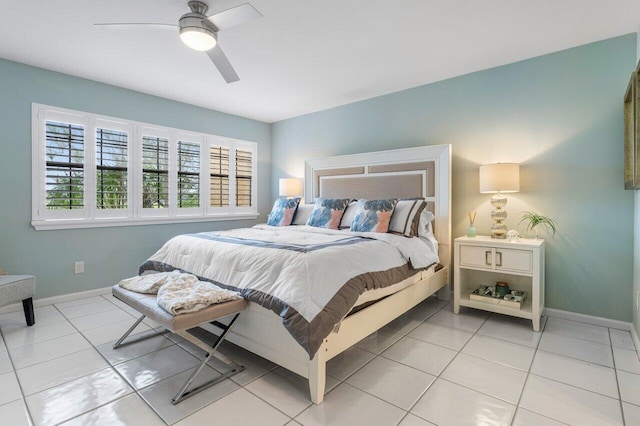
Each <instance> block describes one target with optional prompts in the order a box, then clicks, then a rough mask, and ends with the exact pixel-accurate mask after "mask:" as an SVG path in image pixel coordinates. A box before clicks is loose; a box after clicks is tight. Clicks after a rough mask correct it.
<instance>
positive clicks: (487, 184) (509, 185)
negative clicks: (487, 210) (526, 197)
mask: <svg viewBox="0 0 640 426" xmlns="http://www.w3.org/2000/svg"><path fill="white" fill-rule="evenodd" d="M518 191H520V165H519V164H517V163H496V164H486V165H484V166H480V192H481V193H483V194H486V193H494V192H518Z"/></svg>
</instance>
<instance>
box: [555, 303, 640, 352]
mask: <svg viewBox="0 0 640 426" xmlns="http://www.w3.org/2000/svg"><path fill="white" fill-rule="evenodd" d="M544 311H545V314H546V315H548V316H550V317H556V318H562V319H567V320H571V321H578V322H584V323H586V324H592V325H599V326H602V327H608V328H615V329H617V330H624V331H631V329H632V328H633V325H632V324H631V323H630V322H624V321H618V320H614V319H609V318H603V317H595V316H593V315H585V314H578V313H576V312H569V311H562V310H560V309H552V308H545V310H544ZM638 347H639V346H637V344H636V348H638Z"/></svg>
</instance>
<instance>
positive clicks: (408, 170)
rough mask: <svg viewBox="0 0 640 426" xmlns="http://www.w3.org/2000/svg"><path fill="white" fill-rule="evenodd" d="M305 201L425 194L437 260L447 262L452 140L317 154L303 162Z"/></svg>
mask: <svg viewBox="0 0 640 426" xmlns="http://www.w3.org/2000/svg"><path fill="white" fill-rule="evenodd" d="M304 193H305V200H306V203H312V202H313V200H314V198H316V197H319V196H322V197H326V198H354V199H356V198H368V199H381V198H410V197H424V198H425V200H426V201H428V202H429V210H431V211H432V212H433V213H434V215H435V217H436V218H435V221H434V223H435V227H434V228H435V229H434V234H435V236H436V238H437V239H438V242H439V243H440V253H439V256H440V263H442V264H443V265H445V266H448V265H449V264H450V261H451V145H432V146H422V147H418V148H406V149H394V150H390V151H378V152H367V153H363V154H352V155H340V156H336V157H327V158H316V159H311V160H307V162H306V163H305V191H304Z"/></svg>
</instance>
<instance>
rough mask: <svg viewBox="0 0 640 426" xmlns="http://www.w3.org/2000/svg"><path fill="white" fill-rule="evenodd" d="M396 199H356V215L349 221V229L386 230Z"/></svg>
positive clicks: (363, 230)
mask: <svg viewBox="0 0 640 426" xmlns="http://www.w3.org/2000/svg"><path fill="white" fill-rule="evenodd" d="M397 202H398V200H396V199H390V200H358V207H357V209H356V215H355V217H354V218H353V222H351V228H350V229H351V231H355V232H382V233H384V232H387V231H388V230H389V222H390V221H391V215H392V214H393V210H394V209H395V207H396V203H397Z"/></svg>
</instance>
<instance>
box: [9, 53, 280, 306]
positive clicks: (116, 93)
mask: <svg viewBox="0 0 640 426" xmlns="http://www.w3.org/2000/svg"><path fill="white" fill-rule="evenodd" d="M32 102H37V103H42V104H47V105H53V106H57V107H63V108H70V109H75V110H80V111H87V112H92V113H96V114H103V115H108V116H113V117H121V118H127V119H131V120H136V121H142V122H146V123H153V124H158V125H163V126H169V127H175V128H179V129H185V130H192V131H197V132H204V133H209V134H214V135H220V136H227V137H232V138H238V139H244V140H249V141H255V142H258V210H259V212H260V213H261V215H260V218H261V219H262V221H264V218H265V217H266V213H268V211H269V209H270V207H271V194H270V185H269V182H270V179H271V168H270V163H271V139H270V138H271V134H270V130H271V129H270V125H269V124H267V123H262V122H259V121H254V120H249V119H246V118H242V117H237V116H233V115H229V114H223V113H220V112H216V111H212V110H208V109H205V108H199V107H195V106H192V105H187V104H183V103H179V102H174V101H170V100H167V99H163V98H158V97H155V96H150V95H145V94H142V93H138V92H134V91H131V90H126V89H122V88H118V87H114V86H109V85H106V84H101V83H97V82H94V81H89V80H84V79H80V78H76V77H72V76H69V75H64V74H60V73H56V72H52V71H47V70H44V69H40V68H35V67H31V66H27V65H23V64H19V63H16V62H10V61H7V60H3V59H0V147H1V151H0V152H1V153H2V154H1V155H0V266H2V268H3V269H5V270H7V271H9V272H10V273H14V274H32V275H35V276H36V278H37V290H36V297H37V298H43V297H48V296H54V295H60V294H65V293H72V292H77V291H84V290H90V289H95V288H100V287H105V286H109V285H112V284H114V283H116V282H117V281H118V280H120V279H122V278H124V277H128V276H131V275H135V274H137V271H138V266H139V265H140V264H141V263H142V262H143V261H144V260H145V259H146V258H147V257H148V256H149V255H151V254H152V253H153V252H154V251H155V250H157V249H158V248H159V247H160V246H161V245H162V244H163V243H164V242H165V241H166V240H167V239H169V238H170V237H172V236H174V235H177V234H181V233H188V232H199V231H205V230H213V229H226V228H232V227H239V226H249V225H253V224H254V223H255V221H247V220H245V221H226V222H202V223H189V224H173V225H143V226H128V227H112V228H95V229H77V230H56V231H36V230H34V229H33V227H31V103H32ZM265 212H266V213H265ZM260 218H259V220H260ZM77 260H83V261H84V262H85V271H86V272H85V273H84V274H78V275H75V274H74V273H73V263H74V261H77Z"/></svg>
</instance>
